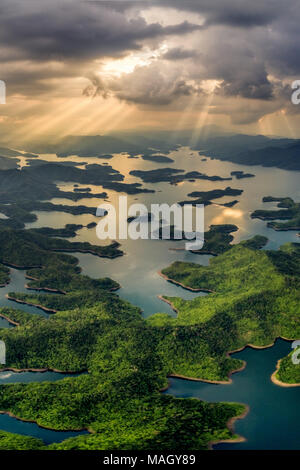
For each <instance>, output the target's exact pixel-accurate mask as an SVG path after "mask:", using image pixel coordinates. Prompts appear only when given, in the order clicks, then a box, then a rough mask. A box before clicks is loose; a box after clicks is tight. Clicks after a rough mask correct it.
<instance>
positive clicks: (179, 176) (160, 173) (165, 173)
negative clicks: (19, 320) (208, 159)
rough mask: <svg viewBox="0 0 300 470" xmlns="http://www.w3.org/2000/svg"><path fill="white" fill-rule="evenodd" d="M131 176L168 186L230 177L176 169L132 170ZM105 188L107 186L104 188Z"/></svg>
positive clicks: (230, 178)
mask: <svg viewBox="0 0 300 470" xmlns="http://www.w3.org/2000/svg"><path fill="white" fill-rule="evenodd" d="M129 174H130V175H132V176H136V177H137V178H141V179H142V181H143V182H144V183H161V182H168V183H170V184H178V183H181V182H182V181H186V180H192V179H193V180H207V181H227V180H232V177H229V178H223V177H222V176H215V175H214V176H208V175H206V174H205V173H200V172H199V171H190V172H188V173H184V170H179V169H177V168H158V169H155V170H132V171H130V173H129ZM106 187H107V186H106Z"/></svg>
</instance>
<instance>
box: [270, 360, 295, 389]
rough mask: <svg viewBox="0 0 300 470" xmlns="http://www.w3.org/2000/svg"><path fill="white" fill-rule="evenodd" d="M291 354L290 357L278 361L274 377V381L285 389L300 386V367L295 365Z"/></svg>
mask: <svg viewBox="0 0 300 470" xmlns="http://www.w3.org/2000/svg"><path fill="white" fill-rule="evenodd" d="M294 353H295V352H291V353H290V354H289V355H288V356H286V357H284V358H283V359H281V360H280V361H278V364H277V368H276V371H275V372H274V374H273V375H272V380H273V382H274V383H276V384H277V385H281V386H283V387H299V386H300V366H299V364H294V363H293V360H292V358H293V355H294Z"/></svg>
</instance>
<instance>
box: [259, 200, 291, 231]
mask: <svg viewBox="0 0 300 470" xmlns="http://www.w3.org/2000/svg"><path fill="white" fill-rule="evenodd" d="M263 202H278V206H277V207H278V208H279V210H257V211H254V212H253V213H252V214H251V217H252V219H262V220H275V222H268V224H267V225H268V227H271V228H273V229H274V230H278V231H280V230H300V203H297V202H294V201H293V199H291V198H289V197H286V198H280V197H278V198H276V197H271V196H268V197H264V198H263ZM278 219H279V220H288V222H277V220H278Z"/></svg>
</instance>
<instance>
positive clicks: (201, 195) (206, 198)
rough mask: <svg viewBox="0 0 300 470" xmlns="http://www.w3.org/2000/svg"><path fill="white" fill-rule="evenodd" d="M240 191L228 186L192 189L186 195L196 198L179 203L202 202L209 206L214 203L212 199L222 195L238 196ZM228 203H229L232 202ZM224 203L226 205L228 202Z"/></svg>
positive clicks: (241, 191) (194, 203) (193, 203)
mask: <svg viewBox="0 0 300 470" xmlns="http://www.w3.org/2000/svg"><path fill="white" fill-rule="evenodd" d="M242 193H243V190H242V189H233V188H230V187H229V186H228V187H227V188H226V189H212V190H211V191H194V192H192V193H190V194H188V197H190V198H196V199H193V200H191V201H189V200H188V201H182V202H180V203H179V204H180V205H181V206H183V205H185V204H192V205H193V206H194V205H196V204H204V205H205V206H209V205H211V204H214V202H212V199H219V198H221V197H224V196H240V195H241V194H242ZM234 202H236V201H234ZM229 204H230V205H231V204H232V203H229ZM226 205H228V203H227V204H226Z"/></svg>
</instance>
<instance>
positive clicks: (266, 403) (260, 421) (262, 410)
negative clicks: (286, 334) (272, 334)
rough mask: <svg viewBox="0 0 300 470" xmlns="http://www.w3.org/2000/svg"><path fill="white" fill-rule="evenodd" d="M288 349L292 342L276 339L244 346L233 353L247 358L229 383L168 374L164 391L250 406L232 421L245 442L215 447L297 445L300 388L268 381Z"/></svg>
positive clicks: (289, 446) (256, 447) (272, 447)
mask: <svg viewBox="0 0 300 470" xmlns="http://www.w3.org/2000/svg"><path fill="white" fill-rule="evenodd" d="M290 351H291V343H290V342H288V341H283V340H277V341H276V344H275V346H273V347H272V348H269V349H263V350H255V349H252V348H249V347H248V348H246V349H245V350H244V351H242V352H239V353H236V354H233V357H235V358H237V359H242V360H244V361H246V362H247V366H246V368H245V369H244V370H243V371H242V372H238V373H236V374H234V375H233V376H232V379H233V383H232V384H230V385H214V384H208V383H204V382H192V381H189V380H180V379H175V378H171V379H170V387H169V389H168V391H167V392H166V393H167V394H171V395H173V396H175V397H182V398H190V397H192V398H199V399H201V400H205V401H209V402H220V401H226V402H239V403H245V404H247V405H248V406H249V407H250V411H249V413H248V415H247V416H246V417H245V418H243V419H241V420H238V421H236V422H235V426H234V429H235V432H236V433H237V434H239V435H241V436H243V437H244V438H246V441H245V442H241V443H235V444H233V443H228V444H218V445H216V446H214V448H215V449H217V450H218V449H221V450H223V449H239V450H240V449H254V450H260V449H264V450H273V449H277V450H284V449H298V450H299V449H300V425H299V423H300V407H299V398H300V388H299V387H290V388H286V387H280V386H278V385H275V384H274V383H273V382H272V381H271V378H270V377H271V375H272V373H273V372H274V371H275V369H276V364H277V361H278V359H281V358H282V357H284V356H286V355H287V354H288V353H289V352H290Z"/></svg>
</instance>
